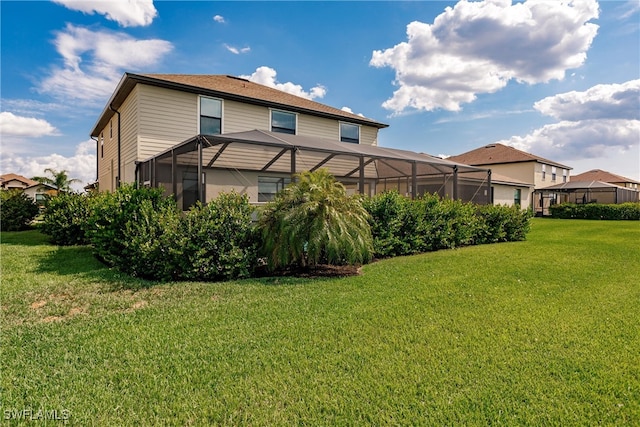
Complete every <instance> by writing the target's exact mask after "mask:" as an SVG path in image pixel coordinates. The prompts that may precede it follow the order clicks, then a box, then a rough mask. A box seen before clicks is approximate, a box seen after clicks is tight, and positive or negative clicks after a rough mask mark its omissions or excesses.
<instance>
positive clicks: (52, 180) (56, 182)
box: [32, 168, 81, 191]
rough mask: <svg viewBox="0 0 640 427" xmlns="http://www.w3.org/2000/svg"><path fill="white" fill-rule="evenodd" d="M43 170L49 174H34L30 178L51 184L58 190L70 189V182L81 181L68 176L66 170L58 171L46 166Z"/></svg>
mask: <svg viewBox="0 0 640 427" xmlns="http://www.w3.org/2000/svg"><path fill="white" fill-rule="evenodd" d="M44 171H45V172H46V173H48V174H49V175H50V176H44V177H43V176H34V177H33V178H32V179H33V180H34V181H38V182H41V183H42V184H48V185H51V186H53V187H55V188H56V189H57V190H58V191H70V190H71V184H73V183H76V182H81V181H80V180H79V179H75V178H69V175H68V173H67V171H66V170H64V169H63V170H61V171H60V172H58V171H57V170H55V169H52V168H46V169H45V170H44Z"/></svg>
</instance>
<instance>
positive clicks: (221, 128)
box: [197, 95, 224, 135]
mask: <svg viewBox="0 0 640 427" xmlns="http://www.w3.org/2000/svg"><path fill="white" fill-rule="evenodd" d="M202 98H207V99H213V100H215V101H220V134H221V135H222V134H223V133H224V120H223V118H224V99H222V98H216V97H215V96H206V95H199V96H198V129H197V133H198V135H199V134H200V129H201V128H202V126H201V123H200V121H201V119H202ZM207 117H209V116H207Z"/></svg>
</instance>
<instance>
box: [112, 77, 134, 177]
mask: <svg viewBox="0 0 640 427" xmlns="http://www.w3.org/2000/svg"><path fill="white" fill-rule="evenodd" d="M138 87H139V86H136V87H135V88H134V89H133V90H132V91H131V94H130V95H129V96H128V97H127V99H126V100H125V101H124V103H123V104H122V106H121V107H120V109H119V110H118V111H119V112H120V131H121V132H122V137H121V141H120V143H121V146H120V150H121V153H120V154H121V156H122V165H121V168H122V170H121V173H122V178H121V181H122V182H123V183H129V182H133V181H135V169H136V165H135V162H136V160H139V159H138V158H137V155H138V144H137V142H138ZM111 120H112V121H113V125H114V135H113V136H114V139H115V143H116V146H117V144H118V135H117V132H116V131H115V130H117V126H118V115H117V114H116V115H114V116H113V118H112V119H111Z"/></svg>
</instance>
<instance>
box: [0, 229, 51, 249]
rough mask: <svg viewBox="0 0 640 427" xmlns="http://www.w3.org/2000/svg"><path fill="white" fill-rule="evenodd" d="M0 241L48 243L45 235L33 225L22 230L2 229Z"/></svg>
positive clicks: (25, 243) (33, 243)
mask: <svg viewBox="0 0 640 427" xmlns="http://www.w3.org/2000/svg"><path fill="white" fill-rule="evenodd" d="M0 243H2V244H3V245H18V246H43V245H50V244H51V243H49V236H46V235H44V234H42V233H41V232H40V230H38V229H36V228H35V227H32V228H29V229H27V230H23V231H3V232H2V233H0Z"/></svg>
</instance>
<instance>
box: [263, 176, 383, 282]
mask: <svg viewBox="0 0 640 427" xmlns="http://www.w3.org/2000/svg"><path fill="white" fill-rule="evenodd" d="M368 217H369V214H368V213H367V211H366V210H365V209H364V207H363V206H362V204H361V203H360V198H359V196H352V197H349V196H347V193H346V189H345V187H344V185H342V184H341V183H340V182H338V181H336V180H335V178H334V177H333V176H332V175H331V174H329V172H328V171H327V170H326V169H319V170H317V171H315V172H303V173H301V174H298V175H297V180H296V181H294V182H293V183H292V184H290V185H289V186H288V187H286V188H285V189H284V190H282V191H281V192H279V193H278V194H277V195H276V198H275V199H274V200H273V201H272V202H270V203H268V204H267V205H266V206H265V208H264V210H263V212H262V215H261V216H260V220H259V227H260V231H261V233H262V253H263V255H264V256H266V258H267V262H268V266H269V267H270V268H271V269H274V268H279V267H287V266H298V267H302V268H306V267H312V266H314V265H318V264H323V263H326V264H361V263H366V262H368V261H370V260H371V258H372V253H373V243H372V238H371V229H370V227H369V224H368V222H367V220H368Z"/></svg>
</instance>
